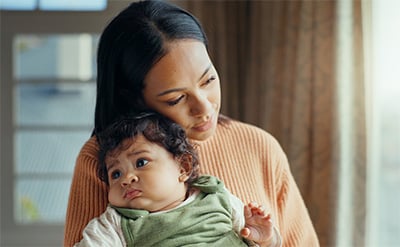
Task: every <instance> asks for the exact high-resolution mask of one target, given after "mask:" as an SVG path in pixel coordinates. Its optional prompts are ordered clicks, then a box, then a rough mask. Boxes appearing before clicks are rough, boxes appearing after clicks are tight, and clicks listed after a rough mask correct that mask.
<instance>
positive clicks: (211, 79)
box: [203, 76, 217, 86]
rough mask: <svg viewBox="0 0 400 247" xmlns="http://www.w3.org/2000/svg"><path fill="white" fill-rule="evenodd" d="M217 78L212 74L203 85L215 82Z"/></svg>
mask: <svg viewBox="0 0 400 247" xmlns="http://www.w3.org/2000/svg"><path fill="white" fill-rule="evenodd" d="M215 79H217V77H215V76H211V77H210V78H208V79H207V81H205V82H204V83H203V86H206V85H208V84H210V83H211V82H213V81H214V80H215Z"/></svg>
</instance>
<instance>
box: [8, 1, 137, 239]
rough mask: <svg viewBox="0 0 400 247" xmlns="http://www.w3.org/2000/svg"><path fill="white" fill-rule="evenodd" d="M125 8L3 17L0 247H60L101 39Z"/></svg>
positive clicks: (88, 123)
mask: <svg viewBox="0 0 400 247" xmlns="http://www.w3.org/2000/svg"><path fill="white" fill-rule="evenodd" d="M0 2H1V5H0V8H3V7H4V3H5V2H6V1H0ZM11 2H13V3H14V2H15V3H17V2H21V1H11ZM53 2H54V1H53ZM56 2H58V1H56ZM60 2H61V1H60ZM80 2H82V1H80ZM83 2H86V1H83ZM35 3H36V2H35ZM128 4H129V2H125V1H113V2H112V3H108V5H109V6H108V8H107V9H106V10H104V11H86V12H85V11H83V12H74V13H71V12H70V11H68V12H67V11H58V12H57V13H56V14H54V13H52V12H50V11H4V10H1V13H0V18H1V21H0V30H1V35H0V38H1V42H0V46H1V47H0V50H1V53H0V59H1V60H0V64H1V72H0V82H1V83H0V113H1V115H0V120H1V121H0V136H1V138H0V146H1V148H0V160H1V162H0V164H1V165H0V176H1V178H0V200H1V207H0V219H1V221H0V223H1V226H0V246H62V241H63V234H64V219H65V213H66V208H67V201H68V196H69V188H70V183H71V178H72V174H73V169H74V165H75V159H76V157H77V154H78V152H79V150H80V148H81V147H82V145H83V144H84V142H85V141H86V140H87V139H88V138H89V137H90V134H91V131H92V129H93V119H94V104H95V75H96V62H95V59H96V51H97V43H98V39H99V34H100V33H101V31H102V30H103V28H104V26H105V25H106V23H107V22H108V21H109V20H110V19H111V18H112V17H113V16H114V15H115V13H116V12H117V11H120V10H121V9H123V8H125V7H126V6H127V5H128ZM35 9H36V7H35ZM88 20H90V21H88Z"/></svg>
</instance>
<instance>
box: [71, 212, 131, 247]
mask: <svg viewBox="0 0 400 247" xmlns="http://www.w3.org/2000/svg"><path fill="white" fill-rule="evenodd" d="M101 246H103V247H106V246H107V247H123V246H126V242H125V239H124V236H123V233H122V229H121V216H120V215H118V213H117V212H116V211H115V209H113V208H111V207H107V209H106V211H105V212H104V213H103V214H101V215H100V216H99V217H98V218H94V219H92V220H91V221H90V222H89V223H88V225H87V226H86V227H85V229H84V230H83V238H82V240H81V241H80V242H79V243H76V244H75V245H74V247H101Z"/></svg>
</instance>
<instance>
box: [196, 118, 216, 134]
mask: <svg viewBox="0 0 400 247" xmlns="http://www.w3.org/2000/svg"><path fill="white" fill-rule="evenodd" d="M212 126H213V118H212V117H211V118H210V119H209V120H208V121H206V122H203V123H201V124H199V125H196V126H194V127H193V129H194V130H196V131H200V132H203V131H207V130H209V129H211V128H212Z"/></svg>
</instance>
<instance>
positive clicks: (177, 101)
mask: <svg viewBox="0 0 400 247" xmlns="http://www.w3.org/2000/svg"><path fill="white" fill-rule="evenodd" d="M183 97H184V96H183V95H181V96H180V97H179V98H177V99H176V100H171V101H167V104H168V105H169V106H174V105H176V104H178V103H179V101H181V99H183Z"/></svg>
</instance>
